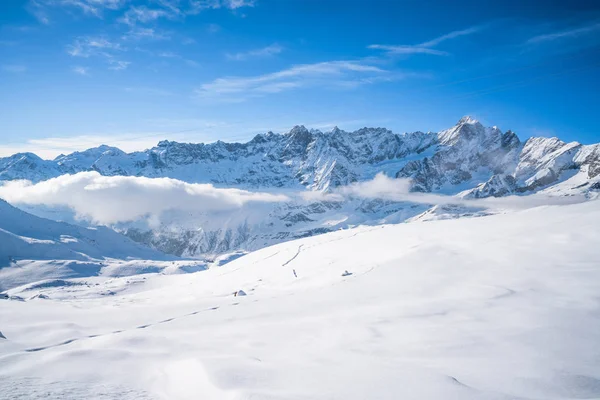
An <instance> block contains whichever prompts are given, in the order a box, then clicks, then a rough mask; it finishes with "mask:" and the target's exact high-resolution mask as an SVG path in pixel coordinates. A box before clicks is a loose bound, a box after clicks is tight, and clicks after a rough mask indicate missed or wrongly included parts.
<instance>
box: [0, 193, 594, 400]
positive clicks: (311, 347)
mask: <svg viewBox="0 0 600 400" xmlns="http://www.w3.org/2000/svg"><path fill="white" fill-rule="evenodd" d="M599 227H600V203H599V202H597V201H591V202H587V203H584V204H577V205H569V206H554V207H540V208H534V209H529V210H525V211H520V212H514V213H508V214H501V215H492V216H485V217H482V218H470V219H458V220H444V221H430V222H424V223H406V224H400V225H385V226H377V227H364V228H357V229H354V230H344V231H339V232H335V233H330V234H326V235H321V236H315V237H310V238H306V239H302V240H299V241H293V242H287V243H282V244H279V245H276V246H273V247H268V248H265V249H262V250H259V251H256V252H254V253H250V254H248V255H246V256H244V257H241V258H238V259H236V260H234V261H232V262H230V263H228V264H226V265H224V266H222V267H214V268H211V269H209V270H207V271H202V272H198V273H194V274H185V275H157V274H147V275H137V276H133V277H124V278H104V277H94V278H81V279H73V280H69V281H68V282H70V283H69V284H64V282H58V283H56V282H54V283H53V282H52V281H47V282H46V283H45V284H41V285H29V286H26V287H21V288H14V289H11V290H10V291H9V292H8V294H9V295H11V296H13V297H14V296H19V297H21V298H23V299H25V301H18V300H2V299H0V331H1V332H2V334H3V335H4V336H6V338H7V339H0V398H2V399H42V398H43V399H97V398H99V399H202V400H207V399H217V400H221V399H224V400H228V399H231V400H234V399H236V400H237V399H253V400H258V399H269V400H270V399H302V400H304V399H344V400H348V399H357V400H358V399H360V400H364V399H394V400H397V399H592V398H600V251H599V250H598V243H600V229H599ZM346 270H347V271H348V272H349V273H351V275H348V276H342V274H344V272H345V271H346ZM294 271H295V273H296V275H297V278H296V277H295V276H294ZM238 290H243V291H244V292H245V293H247V296H243V297H240V296H238V297H234V296H233V293H234V292H236V291H238ZM39 294H43V295H44V296H37V295H39ZM45 296H47V297H48V298H43V297H45Z"/></svg>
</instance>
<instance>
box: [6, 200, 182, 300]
mask: <svg viewBox="0 0 600 400" xmlns="http://www.w3.org/2000/svg"><path fill="white" fill-rule="evenodd" d="M142 260H144V261H142ZM149 260H152V261H149ZM176 260H178V259H177V258H176V257H174V256H170V255H166V254H163V253H160V252H158V251H156V250H152V249H150V248H148V247H146V246H143V245H140V244H138V243H136V242H134V241H132V240H131V239H129V238H127V237H125V236H123V235H121V234H118V233H117V232H115V231H114V230H112V229H109V228H106V227H98V228H83V227H79V226H75V225H69V224H66V223H62V222H55V221H51V220H48V219H43V218H39V217H36V216H33V215H31V214H28V213H26V212H23V211H21V210H19V209H17V208H15V207H13V206H11V205H9V204H8V203H6V202H5V201H3V200H0V290H2V289H7V288H10V287H13V286H16V285H19V284H23V283H30V282H35V281H37V280H41V279H47V278H66V277H75V276H90V275H97V274H102V273H108V274H116V275H119V274H123V275H126V274H128V273H129V274H131V273H134V274H135V273H140V272H144V271H158V270H160V269H164V268H165V267H166V266H170V265H171V263H170V262H168V261H173V262H174V261H176ZM177 262H178V263H179V262H180V261H177ZM186 264H188V263H186ZM136 265H137V266H138V267H137V270H136ZM128 271H129V272H128Z"/></svg>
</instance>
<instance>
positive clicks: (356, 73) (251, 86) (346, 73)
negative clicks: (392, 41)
mask: <svg viewBox="0 0 600 400" xmlns="http://www.w3.org/2000/svg"><path fill="white" fill-rule="evenodd" d="M388 73H389V71H386V70H384V69H381V68H379V67H376V66H373V65H368V64H364V63H361V62H358V61H328V62H321V63H316V64H302V65H296V66H293V67H290V68H288V69H284V70H281V71H278V72H273V73H270V74H264V75H258V76H252V77H226V78H218V79H215V80H214V81H212V82H209V83H205V84H203V85H202V86H201V87H200V88H199V89H197V90H196V91H195V94H196V96H197V97H198V98H201V99H202V98H206V99H213V100H214V99H220V100H223V101H244V100H246V99H247V98H250V97H257V96H262V95H265V94H267V93H279V92H282V91H285V90H290V89H294V88H300V87H306V86H315V85H322V86H333V85H336V84H339V83H340V82H348V81H358V80H360V79H362V78H364V77H365V76H373V77H376V76H381V75H384V74H388ZM364 82H365V83H368V82H366V81H364Z"/></svg>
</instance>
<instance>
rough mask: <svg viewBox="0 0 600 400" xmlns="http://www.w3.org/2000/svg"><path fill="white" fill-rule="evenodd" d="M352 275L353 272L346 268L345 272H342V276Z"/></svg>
mask: <svg viewBox="0 0 600 400" xmlns="http://www.w3.org/2000/svg"><path fill="white" fill-rule="evenodd" d="M350 275H352V272H348V270H345V271H344V273H343V274H342V276H350Z"/></svg>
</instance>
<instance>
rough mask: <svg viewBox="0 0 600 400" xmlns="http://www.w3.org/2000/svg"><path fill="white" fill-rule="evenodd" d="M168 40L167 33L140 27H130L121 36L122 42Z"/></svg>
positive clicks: (168, 35)
mask: <svg viewBox="0 0 600 400" xmlns="http://www.w3.org/2000/svg"><path fill="white" fill-rule="evenodd" d="M170 38H171V36H170V34H169V33H168V32H164V31H160V30H157V29H154V28H144V27H141V26H131V27H130V29H129V31H128V32H126V33H125V34H124V35H123V36H122V39H123V40H143V39H150V40H167V39H170Z"/></svg>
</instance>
